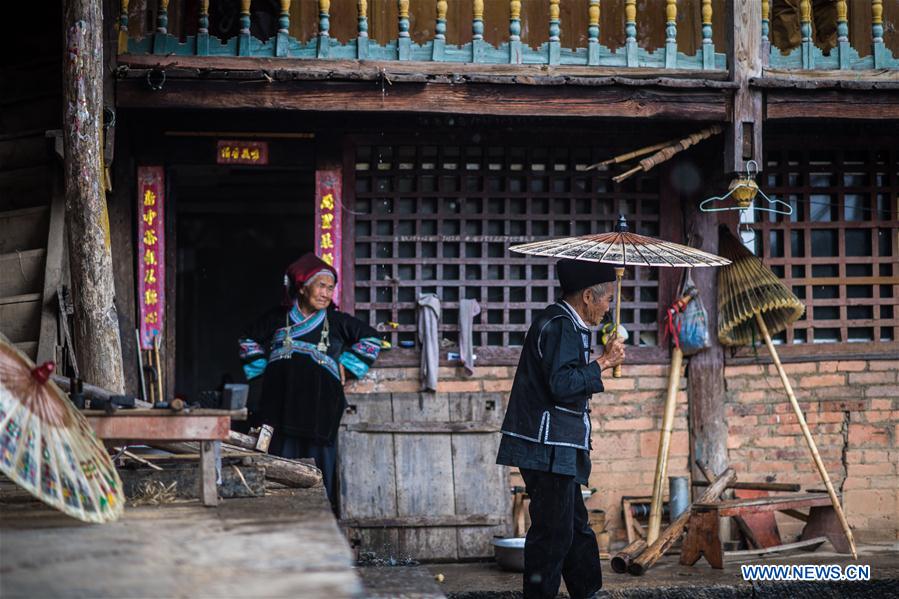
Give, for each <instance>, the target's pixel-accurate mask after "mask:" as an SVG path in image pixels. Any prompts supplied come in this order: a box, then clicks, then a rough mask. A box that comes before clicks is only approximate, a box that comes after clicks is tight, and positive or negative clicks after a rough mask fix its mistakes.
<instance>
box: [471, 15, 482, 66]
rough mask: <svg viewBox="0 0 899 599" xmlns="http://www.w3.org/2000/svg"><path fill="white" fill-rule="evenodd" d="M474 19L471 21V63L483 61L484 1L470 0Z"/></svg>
mask: <svg viewBox="0 0 899 599" xmlns="http://www.w3.org/2000/svg"><path fill="white" fill-rule="evenodd" d="M471 8H472V12H473V13H474V18H473V19H472V21H471V62H481V61H482V60H483V59H484V0H472V3H471Z"/></svg>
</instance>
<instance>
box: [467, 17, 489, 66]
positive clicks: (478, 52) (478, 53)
mask: <svg viewBox="0 0 899 599" xmlns="http://www.w3.org/2000/svg"><path fill="white" fill-rule="evenodd" d="M482 26H483V24H482ZM488 46H490V44H488V43H487V42H485V41H484V40H483V39H474V40H471V62H474V63H478V62H484V54H485V53H486V51H487V47H488Z"/></svg>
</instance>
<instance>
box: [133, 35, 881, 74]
mask: <svg viewBox="0 0 899 599" xmlns="http://www.w3.org/2000/svg"><path fill="white" fill-rule="evenodd" d="M360 39H361V40H362V42H361V43H362V46H364V50H362V49H360ZM400 43H401V40H399V39H397V40H391V41H390V42H388V43H387V44H385V45H383V46H382V45H379V44H376V43H374V42H372V41H371V40H370V39H369V38H368V37H367V36H365V37H363V38H357V39H356V40H350V41H349V42H347V43H345V44H344V43H341V42H339V41H338V40H335V39H333V38H331V37H330V36H328V37H324V36H317V37H314V38H312V39H310V40H309V41H308V42H300V41H298V40H296V39H295V38H293V37H290V36H289V35H284V34H283V32H279V33H278V34H277V35H276V36H275V37H273V38H271V39H270V40H268V41H265V42H262V41H260V40H258V39H256V38H255V37H252V36H246V35H237V36H234V37H232V38H229V39H228V40H226V41H225V42H222V41H221V40H219V39H218V38H216V37H215V36H211V35H208V34H200V35H198V36H196V37H194V36H190V37H188V38H187V39H186V40H185V42H183V43H182V42H180V41H179V40H178V39H177V38H175V37H174V36H171V35H168V34H153V35H149V36H147V37H145V38H142V39H129V40H128V53H129V54H154V53H156V54H174V55H177V56H194V55H198V56H265V57H272V56H274V57H283V58H307V59H314V58H327V59H333V60H342V59H346V60H353V59H357V58H360V57H364V58H367V59H370V60H382V61H395V60H397V58H398V56H399V45H400ZM553 43H554V42H544V43H543V44H541V45H540V46H539V47H538V48H531V47H530V46H527V45H526V44H522V43H521V42H517V43H514V42H509V43H505V44H501V45H500V46H499V47H494V46H493V45H491V44H489V43H488V42H486V41H484V40H476V41H475V42H469V43H467V44H463V45H459V46H457V45H450V44H446V40H437V39H435V40H432V41H429V42H426V43H425V44H422V45H418V44H415V43H411V42H410V44H409V47H408V58H407V59H405V60H409V61H420V62H435V57H438V58H439V59H440V60H436V62H452V63H471V62H472V57H473V56H475V55H477V57H478V62H480V63H484V64H508V63H510V62H511V61H512V60H513V59H514V60H519V61H520V62H516V63H513V64H531V65H541V64H542V65H547V64H559V65H576V66H588V65H589V66H601V67H616V68H624V67H629V66H630V67H653V68H664V67H665V66H666V64H668V62H669V48H668V47H665V48H658V49H656V50H654V51H653V52H647V51H645V50H642V49H639V48H638V49H637V51H636V58H635V59H634V58H633V57H631V56H629V50H628V48H626V47H622V48H619V49H618V50H616V51H615V52H612V51H611V50H609V48H607V47H606V46H604V45H602V44H599V43H596V44H593V46H592V47H588V48H577V49H571V48H561V47H559V48H558V58H557V59H553V60H554V62H550V57H551V47H550V46H551V44H553ZM201 52H203V53H202V54H201ZM707 52H708V51H706V52H700V53H697V54H695V55H693V56H687V55H685V54H683V53H682V52H677V54H676V59H675V61H674V62H675V64H676V66H677V68H678V69H697V70H699V69H710V68H711V69H724V68H726V66H727V57H726V56H725V55H724V54H721V53H714V52H712V53H710V54H709V57H710V60H709V61H708V63H706V60H707ZM818 52H819V54H820V51H818ZM516 53H517V56H515V55H514V54H516ZM888 58H889V57H888ZM794 62H796V63H797V64H795V65H794V64H793V63H794ZM857 62H858V55H857V53H856V52H854V51H852V52H851V54H850V65H851V66H852V68H859V67H857V66H855V65H856V64H857ZM887 62H888V64H893V63H894V62H895V61H893V60H889V59H888V61H887ZM774 63H780V64H778V66H785V65H789V67H788V68H801V62H799V58H798V55H797V56H796V57H792V58H788V59H787V60H786V61H781V60H772V64H774ZM825 64H829V63H828V62H827V61H825ZM709 65H711V66H709ZM834 68H835V67H834ZM869 68H870V67H869Z"/></svg>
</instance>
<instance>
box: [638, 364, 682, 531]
mask: <svg viewBox="0 0 899 599" xmlns="http://www.w3.org/2000/svg"><path fill="white" fill-rule="evenodd" d="M683 362H684V352H682V351H681V349H680V348H679V347H675V348H674V349H672V350H671V370H670V371H669V373H668V396H667V397H666V399H665V413H664V415H663V416H662V434H661V437H660V438H659V453H658V455H657V456H656V473H655V479H654V480H653V483H652V504H651V506H650V511H649V530H648V531H647V533H646V542H647V543H649V544H650V545H651V544H652V543H654V542H655V540H656V539H657V538H659V529H660V528H661V526H662V491H663V488H664V484H663V483H664V482H665V476H666V475H667V474H668V450H669V448H670V446H671V430H672V429H673V428H674V411H675V408H676V407H677V384H678V383H679V382H680V371H681V366H682V365H683Z"/></svg>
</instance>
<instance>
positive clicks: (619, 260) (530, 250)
mask: <svg viewBox="0 0 899 599" xmlns="http://www.w3.org/2000/svg"><path fill="white" fill-rule="evenodd" d="M509 249H510V250H512V251H513V252H518V253H520V254H530V255H533V256H547V257H553V258H572V259H574V260H587V261H592V262H605V263H607V264H617V265H620V266H681V267H686V268H689V267H693V266H724V265H725V264H730V260H727V259H725V258H722V257H721V256H716V255H714V254H710V253H708V252H703V251H702V250H697V249H695V248H691V247H689V246H686V245H680V244H678V243H672V242H670V241H664V240H662V239H655V238H653V237H647V236H645V235H637V234H636V233H631V232H629V231H628V227H627V221H626V220H625V218H624V216H620V217H619V218H618V225H617V227H616V230H615V231H613V232H611V233H600V234H599V235H583V236H581V237H562V238H559V239H546V240H543V241H535V242H533V243H526V244H523V245H516V246H512V247H510V248H509Z"/></svg>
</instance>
